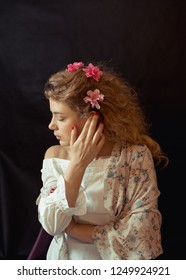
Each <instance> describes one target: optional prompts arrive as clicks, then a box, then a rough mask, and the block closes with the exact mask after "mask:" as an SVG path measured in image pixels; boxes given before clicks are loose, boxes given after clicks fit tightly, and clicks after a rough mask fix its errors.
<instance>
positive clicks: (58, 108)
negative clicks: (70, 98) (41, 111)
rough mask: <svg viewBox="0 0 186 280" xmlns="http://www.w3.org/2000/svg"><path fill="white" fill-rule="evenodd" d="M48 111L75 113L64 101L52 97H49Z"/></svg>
mask: <svg viewBox="0 0 186 280" xmlns="http://www.w3.org/2000/svg"><path fill="white" fill-rule="evenodd" d="M49 106H50V111H51V112H52V113H59V114H76V112H75V111H73V110H72V109H71V108H70V107H69V106H68V105H67V103H66V102H65V101H56V100H54V99H52V98H50V99H49Z"/></svg>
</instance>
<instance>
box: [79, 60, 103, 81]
mask: <svg viewBox="0 0 186 280" xmlns="http://www.w3.org/2000/svg"><path fill="white" fill-rule="evenodd" d="M83 71H84V72H85V75H86V76H87V78H93V79H94V80H96V81H97V82H98V81H99V79H100V77H101V76H102V74H103V72H102V71H100V69H99V68H98V67H97V66H94V65H93V64H92V63H89V65H88V66H87V67H86V68H83Z"/></svg>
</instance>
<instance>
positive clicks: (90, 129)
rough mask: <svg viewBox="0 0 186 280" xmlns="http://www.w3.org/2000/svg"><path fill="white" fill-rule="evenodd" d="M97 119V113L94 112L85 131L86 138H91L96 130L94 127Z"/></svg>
mask: <svg viewBox="0 0 186 280" xmlns="http://www.w3.org/2000/svg"><path fill="white" fill-rule="evenodd" d="M98 119H99V114H98V113H96V114H95V115H94V116H93V118H92V120H91V122H90V126H89V129H88V131H87V138H89V139H92V138H93V136H94V134H95V132H96V128H97V124H98Z"/></svg>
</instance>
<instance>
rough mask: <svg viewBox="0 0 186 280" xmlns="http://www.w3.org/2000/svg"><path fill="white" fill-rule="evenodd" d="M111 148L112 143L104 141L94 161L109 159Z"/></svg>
mask: <svg viewBox="0 0 186 280" xmlns="http://www.w3.org/2000/svg"><path fill="white" fill-rule="evenodd" d="M113 147H114V143H113V142H110V141H107V140H106V141H105V144H104V145H103V147H102V148H101V150H100V152H99V153H98V154H97V156H96V158H95V159H99V158H105V157H109V156H110V155H111V153H112V150H113Z"/></svg>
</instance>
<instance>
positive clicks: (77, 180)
mask: <svg viewBox="0 0 186 280" xmlns="http://www.w3.org/2000/svg"><path fill="white" fill-rule="evenodd" d="M85 169H86V167H83V166H82V165H80V164H75V163H73V162H70V163H69V166H68V168H67V171H66V173H65V175H64V180H65V193H66V198H67V201H68V205H69V207H75V205H76V200H77V197H78V194H79V188H80V185H81V181H82V178H83V175H84V172H85Z"/></svg>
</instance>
